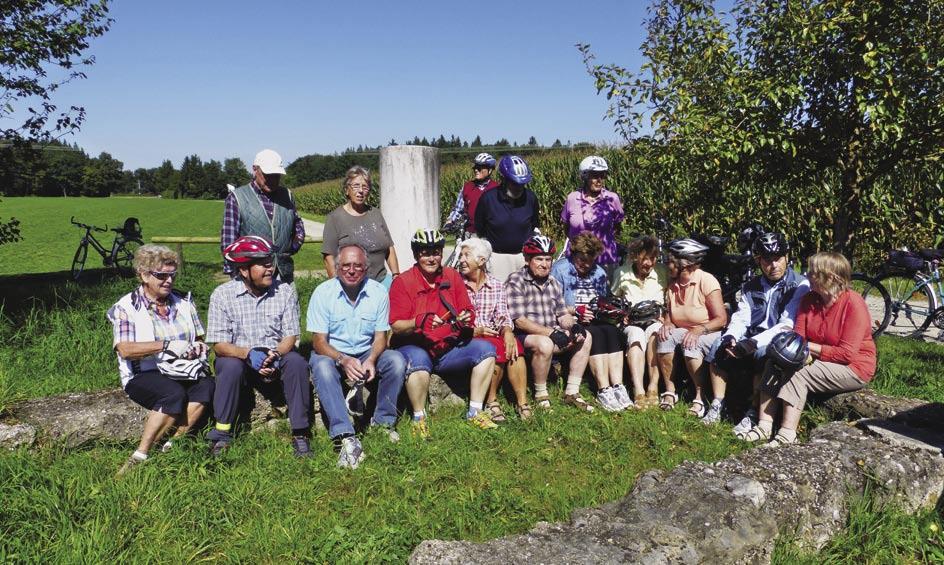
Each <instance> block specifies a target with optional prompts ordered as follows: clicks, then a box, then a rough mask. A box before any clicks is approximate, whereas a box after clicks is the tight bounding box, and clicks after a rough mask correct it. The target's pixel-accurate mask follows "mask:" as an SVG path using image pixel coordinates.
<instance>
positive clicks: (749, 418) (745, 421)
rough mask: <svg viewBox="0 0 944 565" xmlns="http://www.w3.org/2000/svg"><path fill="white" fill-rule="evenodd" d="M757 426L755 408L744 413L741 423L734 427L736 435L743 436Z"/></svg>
mask: <svg viewBox="0 0 944 565" xmlns="http://www.w3.org/2000/svg"><path fill="white" fill-rule="evenodd" d="M756 425H757V410H754V409H753V408H751V409H749V410H748V411H747V412H745V413H744V417H743V418H741V421H740V422H738V424H737V425H736V426H734V435H743V434H746V433H747V432H749V431H751V428H753V427H754V426H756Z"/></svg>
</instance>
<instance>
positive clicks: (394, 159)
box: [380, 145, 439, 271]
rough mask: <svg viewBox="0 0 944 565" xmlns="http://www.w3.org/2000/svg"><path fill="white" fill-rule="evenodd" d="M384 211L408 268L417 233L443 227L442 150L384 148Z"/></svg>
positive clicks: (400, 257)
mask: <svg viewBox="0 0 944 565" xmlns="http://www.w3.org/2000/svg"><path fill="white" fill-rule="evenodd" d="M380 211H381V212H382V213H383V217H384V220H385V221H386V222H387V227H388V228H389V229H390V236H391V237H392V238H393V244H394V246H395V247H396V249H397V259H398V260H399V262H400V270H401V271H405V270H407V269H409V268H410V267H412V266H413V264H414V263H415V261H414V260H413V252H412V251H411V250H410V237H412V236H413V233H414V232H415V231H416V230H418V229H420V228H438V227H439V149H437V148H435V147H422V146H418V145H391V146H388V147H384V148H382V149H381V150H380Z"/></svg>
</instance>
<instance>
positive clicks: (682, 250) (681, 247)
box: [669, 238, 708, 263]
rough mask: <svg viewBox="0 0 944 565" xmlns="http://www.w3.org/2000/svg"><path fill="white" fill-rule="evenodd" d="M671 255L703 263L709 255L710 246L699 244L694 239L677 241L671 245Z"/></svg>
mask: <svg viewBox="0 0 944 565" xmlns="http://www.w3.org/2000/svg"><path fill="white" fill-rule="evenodd" d="M669 254H671V255H673V256H674V257H678V258H679V259H686V260H688V261H691V262H693V263H701V262H702V261H704V259H705V255H707V254H708V246H707V245H703V244H701V243H698V242H697V241H695V240H694V239H689V238H685V239H676V240H675V241H673V242H672V243H670V244H669Z"/></svg>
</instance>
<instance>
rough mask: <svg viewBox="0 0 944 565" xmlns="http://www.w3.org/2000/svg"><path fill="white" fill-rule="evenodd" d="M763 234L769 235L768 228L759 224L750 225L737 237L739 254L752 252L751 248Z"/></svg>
mask: <svg viewBox="0 0 944 565" xmlns="http://www.w3.org/2000/svg"><path fill="white" fill-rule="evenodd" d="M763 233H767V228H766V226H764V224H758V223H757V222H754V223H751V224H748V225H747V227H745V228H744V229H742V230H741V233H739V234H738V236H737V248H738V252H739V253H747V252H748V251H750V250H751V246H752V245H754V240H755V239H757V236H759V235H761V234H763Z"/></svg>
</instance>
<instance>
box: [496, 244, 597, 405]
mask: <svg viewBox="0 0 944 565" xmlns="http://www.w3.org/2000/svg"><path fill="white" fill-rule="evenodd" d="M556 251H557V249H556V246H555V245H554V241H553V240H551V239H550V238H548V237H547V236H543V235H535V236H531V237H530V238H529V239H528V240H527V241H525V243H524V247H523V248H522V250H521V252H522V253H523V254H524V258H525V265H524V267H522V268H521V269H519V270H517V271H515V272H513V273H511V274H510V275H508V280H507V281H506V282H505V292H506V294H507V296H508V313H509V315H510V316H511V320H512V321H513V322H514V324H515V329H516V331H517V333H518V334H519V335H521V336H522V337H523V338H524V348H525V351H527V352H530V353H531V370H532V372H533V373H534V402H535V404H536V405H537V406H538V407H539V408H545V409H549V408H550V407H551V399H550V396H548V394H547V375H548V373H549V372H550V370H551V357H552V356H553V355H554V354H555V353H564V352H567V353H572V355H571V357H570V363H569V366H568V371H569V372H568V374H567V385H566V387H565V389H564V404H568V405H570V406H574V407H576V408H579V409H580V410H584V411H586V412H593V406H590V404H589V403H588V402H587V401H586V400H584V399H583V397H581V396H580V382H581V381H582V380H583V373H584V371H586V369H587V362H588V360H589V359H590V346H591V345H592V341H593V339H592V338H591V337H590V335H589V334H587V333H586V332H585V331H583V327H582V326H580V325H579V324H577V323H576V320H575V319H574V317H573V316H572V315H570V314H569V313H568V309H567V304H566V303H565V302H564V291H563V289H562V287H561V285H560V283H559V282H557V280H556V279H554V277H552V276H551V263H552V261H553V260H554V253H555V252H556Z"/></svg>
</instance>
